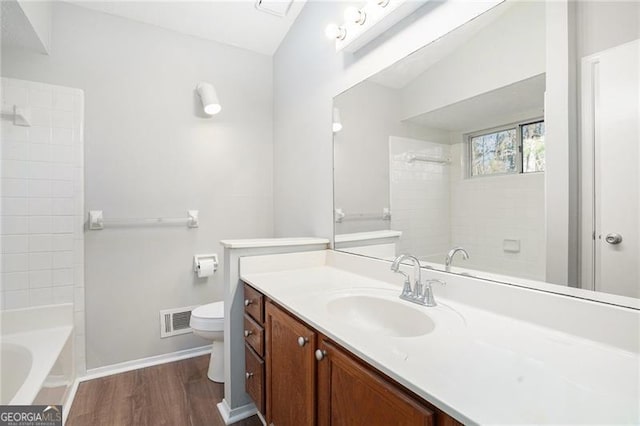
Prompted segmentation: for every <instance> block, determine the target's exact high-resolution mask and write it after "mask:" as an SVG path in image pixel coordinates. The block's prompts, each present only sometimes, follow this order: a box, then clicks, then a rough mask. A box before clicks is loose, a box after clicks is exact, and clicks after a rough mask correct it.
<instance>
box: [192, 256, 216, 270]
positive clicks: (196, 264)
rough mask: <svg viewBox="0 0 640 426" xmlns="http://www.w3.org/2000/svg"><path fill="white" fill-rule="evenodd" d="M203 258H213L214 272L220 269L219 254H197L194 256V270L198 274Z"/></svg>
mask: <svg viewBox="0 0 640 426" xmlns="http://www.w3.org/2000/svg"><path fill="white" fill-rule="evenodd" d="M203 260H213V272H215V271H217V270H218V255H217V254H196V255H195V256H193V272H195V273H196V274H197V273H198V271H200V262H201V261H203Z"/></svg>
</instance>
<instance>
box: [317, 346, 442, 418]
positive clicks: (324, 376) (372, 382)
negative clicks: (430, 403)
mask: <svg viewBox="0 0 640 426" xmlns="http://www.w3.org/2000/svg"><path fill="white" fill-rule="evenodd" d="M318 351H320V352H319V355H318V358H321V359H320V360H319V361H318V425H319V426H340V425H345V426H373V425H380V426H382V425H395V426H403V425H406V426H414V425H421V426H432V425H434V420H435V415H434V412H433V411H432V410H430V409H428V408H427V407H425V406H424V405H421V404H419V403H418V402H417V401H416V400H415V399H413V398H411V397H410V396H408V395H407V394H406V393H405V392H403V391H402V390H401V389H398V388H396V387H395V386H393V384H391V383H389V382H388V381H387V380H385V379H384V378H383V377H381V376H380V375H378V374H376V373H374V372H373V371H372V370H371V369H370V368H368V367H365V366H364V365H363V364H362V363H360V362H358V361H356V360H354V359H353V357H352V356H351V355H349V354H348V353H347V352H345V351H344V350H342V349H340V348H338V346H336V345H333V344H331V343H330V342H328V341H326V340H324V339H323V340H321V341H320V344H319V345H318Z"/></svg>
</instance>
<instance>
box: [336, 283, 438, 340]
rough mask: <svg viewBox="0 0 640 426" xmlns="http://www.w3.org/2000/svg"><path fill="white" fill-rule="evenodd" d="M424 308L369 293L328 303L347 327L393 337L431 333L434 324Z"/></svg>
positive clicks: (340, 297) (347, 296) (338, 298)
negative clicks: (423, 310) (368, 294)
mask: <svg viewBox="0 0 640 426" xmlns="http://www.w3.org/2000/svg"><path fill="white" fill-rule="evenodd" d="M420 308H421V307H413V306H410V305H408V304H407V303H405V302H402V301H400V300H398V301H395V300H391V299H388V298H383V297H375V296H367V295H361V294H359V295H345V296H339V297H336V298H334V299H332V300H330V301H329V302H328V303H327V310H328V312H329V314H330V315H332V316H334V317H335V318H336V319H338V320H340V321H342V322H343V324H344V325H345V327H351V328H357V329H359V330H363V331H365V332H368V333H373V334H377V335H380V336H392V337H416V336H422V335H424V334H427V333H430V332H432V331H433V330H434V329H435V326H436V325H435V323H434V322H433V320H432V319H431V318H430V317H429V316H428V315H427V314H426V313H424V312H421V310H420Z"/></svg>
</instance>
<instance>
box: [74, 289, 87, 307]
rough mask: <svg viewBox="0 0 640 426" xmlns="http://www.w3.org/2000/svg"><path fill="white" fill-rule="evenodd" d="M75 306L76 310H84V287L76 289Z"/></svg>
mask: <svg viewBox="0 0 640 426" xmlns="http://www.w3.org/2000/svg"><path fill="white" fill-rule="evenodd" d="M73 304H74V307H75V309H76V310H78V311H82V310H84V306H85V305H84V287H78V286H76V287H74V291H73Z"/></svg>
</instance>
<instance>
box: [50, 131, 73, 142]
mask: <svg viewBox="0 0 640 426" xmlns="http://www.w3.org/2000/svg"><path fill="white" fill-rule="evenodd" d="M51 142H52V143H54V144H56V145H73V130H71V129H70V128H58V127H54V128H53V131H52V138H51Z"/></svg>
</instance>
